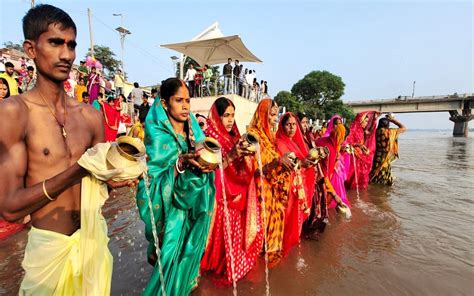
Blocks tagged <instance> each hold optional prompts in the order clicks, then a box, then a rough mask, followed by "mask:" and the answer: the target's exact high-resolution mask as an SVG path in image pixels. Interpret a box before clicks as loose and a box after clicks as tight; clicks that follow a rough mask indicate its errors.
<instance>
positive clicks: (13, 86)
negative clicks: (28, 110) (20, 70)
mask: <svg viewBox="0 0 474 296" xmlns="http://www.w3.org/2000/svg"><path fill="white" fill-rule="evenodd" d="M0 78H5V80H6V81H7V82H8V88H9V89H10V96H16V95H17V94H18V82H16V80H15V78H13V77H12V76H10V75H8V74H7V73H6V72H5V73H2V74H0Z"/></svg>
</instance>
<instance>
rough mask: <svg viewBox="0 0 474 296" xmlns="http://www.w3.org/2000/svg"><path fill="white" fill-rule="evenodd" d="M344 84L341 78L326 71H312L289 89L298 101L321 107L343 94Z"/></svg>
mask: <svg viewBox="0 0 474 296" xmlns="http://www.w3.org/2000/svg"><path fill="white" fill-rule="evenodd" d="M344 87H345V84H344V82H342V79H341V77H339V76H336V75H334V74H332V73H330V72H328V71H312V72H310V73H309V74H307V75H306V76H305V77H304V78H303V79H301V80H300V81H298V82H297V83H295V84H294V85H293V87H292V88H291V93H292V94H293V95H294V96H295V97H297V98H298V100H300V101H303V102H307V103H310V104H314V105H317V106H323V105H325V104H326V102H330V101H335V100H337V99H339V98H340V97H341V96H342V95H343V94H344Z"/></svg>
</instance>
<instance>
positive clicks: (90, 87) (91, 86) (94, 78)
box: [87, 67, 100, 104]
mask: <svg viewBox="0 0 474 296" xmlns="http://www.w3.org/2000/svg"><path fill="white" fill-rule="evenodd" d="M99 89H100V76H99V74H98V73H97V71H96V69H95V67H92V68H91V73H89V76H88V77H87V91H88V92H89V102H90V104H92V103H94V101H95V100H97V97H98V96H99Z"/></svg>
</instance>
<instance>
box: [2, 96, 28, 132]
mask: <svg viewBox="0 0 474 296" xmlns="http://www.w3.org/2000/svg"><path fill="white" fill-rule="evenodd" d="M22 96H23V95H16V96H11V97H9V98H8V99H5V100H3V101H1V102H0V118H2V122H3V123H4V124H6V125H9V124H10V123H12V124H13V123H14V125H15V127H16V128H17V129H18V130H23V129H24V125H25V123H26V122H27V118H28V106H27V105H26V103H25V102H24V101H23V97H22Z"/></svg>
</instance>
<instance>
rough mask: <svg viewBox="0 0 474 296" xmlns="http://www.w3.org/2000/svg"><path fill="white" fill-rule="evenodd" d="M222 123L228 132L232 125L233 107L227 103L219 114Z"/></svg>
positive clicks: (233, 119) (233, 120)
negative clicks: (225, 107) (220, 114)
mask: <svg viewBox="0 0 474 296" xmlns="http://www.w3.org/2000/svg"><path fill="white" fill-rule="evenodd" d="M221 120H222V124H223V125H224V127H225V130H226V131H228V132H230V131H231V130H232V127H233V126H234V122H235V110H234V107H232V106H231V105H229V106H228V107H227V109H225V112H224V114H223V115H222V116H221Z"/></svg>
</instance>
